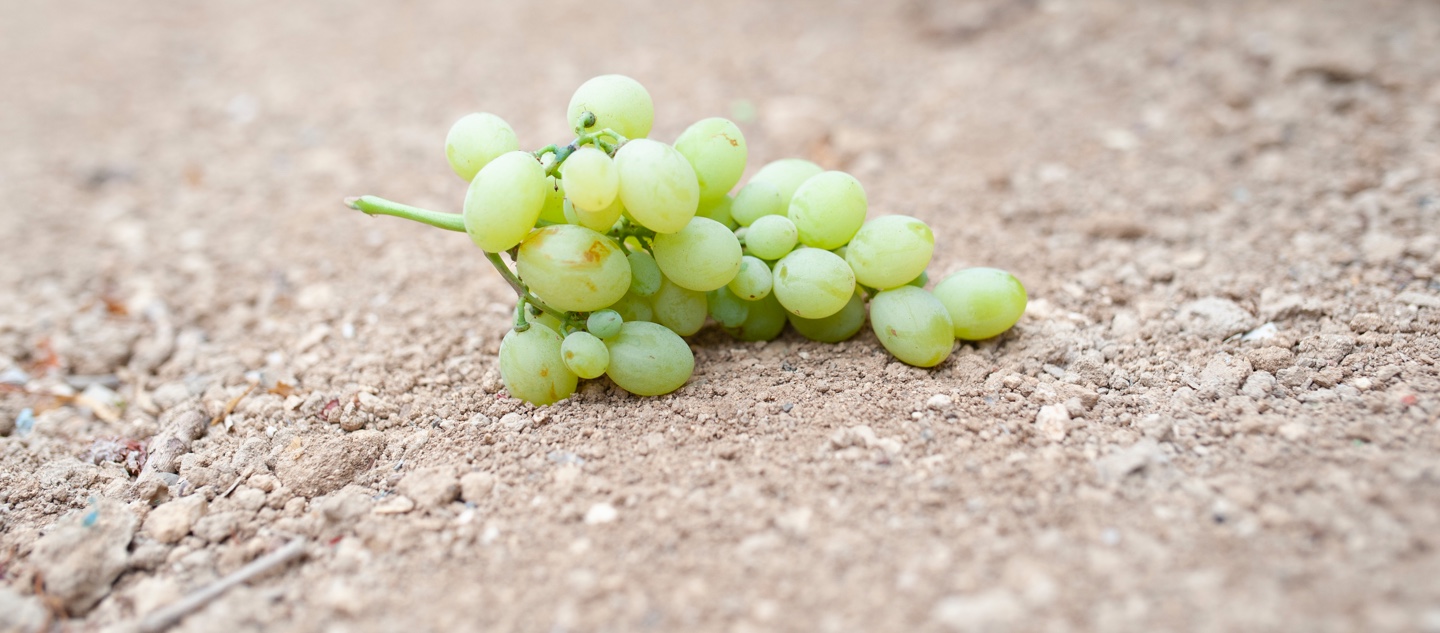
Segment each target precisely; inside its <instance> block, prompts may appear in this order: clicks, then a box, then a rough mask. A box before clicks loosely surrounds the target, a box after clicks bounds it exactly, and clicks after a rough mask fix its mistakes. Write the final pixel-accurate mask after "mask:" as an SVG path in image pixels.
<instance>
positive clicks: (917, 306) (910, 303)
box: [870, 286, 955, 367]
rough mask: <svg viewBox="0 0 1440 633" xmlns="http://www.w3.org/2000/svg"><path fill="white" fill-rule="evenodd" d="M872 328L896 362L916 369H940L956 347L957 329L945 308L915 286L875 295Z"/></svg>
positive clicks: (872, 307)
mask: <svg viewBox="0 0 1440 633" xmlns="http://www.w3.org/2000/svg"><path fill="white" fill-rule="evenodd" d="M870 327H871V328H872V329H874V330H875V336H876V337H877V338H879V339H880V344H881V345H884V346H885V349H886V350H888V351H889V352H890V353H891V354H893V355H895V358H898V359H900V361H901V362H904V363H908V364H910V365H914V366H916V367H934V366H936V365H939V364H940V362H941V361H943V360H945V359H946V358H947V357H949V356H950V352H951V350H953V349H954V347H955V326H954V324H953V323H951V321H950V313H949V312H947V311H946V310H945V305H944V304H943V303H940V300H939V299H936V298H935V296H934V295H932V294H930V293H929V292H926V291H925V290H923V289H921V288H916V287H914V286H901V287H899V288H895V289H894V290H886V291H884V292H881V293H880V294H877V295H875V297H874V298H873V299H871V300H870Z"/></svg>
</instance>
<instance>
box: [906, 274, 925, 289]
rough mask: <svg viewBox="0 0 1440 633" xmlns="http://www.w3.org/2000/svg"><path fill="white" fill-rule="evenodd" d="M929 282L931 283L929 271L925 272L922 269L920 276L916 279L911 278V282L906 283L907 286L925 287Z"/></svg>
mask: <svg viewBox="0 0 1440 633" xmlns="http://www.w3.org/2000/svg"><path fill="white" fill-rule="evenodd" d="M928 283H930V273H927V272H925V271H923V270H922V271H920V276H919V277H916V278H914V279H911V280H910V283H907V284H905V285H907V286H915V287H916V288H924V287H925V284H928Z"/></svg>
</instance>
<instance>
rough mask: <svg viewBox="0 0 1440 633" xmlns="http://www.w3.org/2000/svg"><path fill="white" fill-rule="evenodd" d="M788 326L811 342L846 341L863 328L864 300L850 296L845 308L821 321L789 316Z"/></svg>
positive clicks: (856, 296) (853, 295)
mask: <svg viewBox="0 0 1440 633" xmlns="http://www.w3.org/2000/svg"><path fill="white" fill-rule="evenodd" d="M790 326H791V327H793V328H795V331H796V332H799V333H800V335H801V336H803V337H805V338H808V339H810V340H812V341H820V342H822V343H839V342H840V341H844V340H848V339H849V338H850V337H852V336H855V334H856V333H857V332H859V331H860V329H861V328H863V327H865V300H864V299H862V298H860V295H858V294H852V295H850V302H849V303H846V304H845V307H843V308H840V311H839V312H836V313H835V314H832V315H830V316H828V317H825V318H823V319H807V318H805V317H799V316H795V315H793V314H791V315H790Z"/></svg>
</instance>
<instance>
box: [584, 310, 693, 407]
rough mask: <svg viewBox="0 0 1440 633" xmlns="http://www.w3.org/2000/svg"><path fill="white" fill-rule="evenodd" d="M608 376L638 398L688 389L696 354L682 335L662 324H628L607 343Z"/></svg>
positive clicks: (636, 322)
mask: <svg viewBox="0 0 1440 633" xmlns="http://www.w3.org/2000/svg"><path fill="white" fill-rule="evenodd" d="M606 345H607V346H608V347H609V348H610V368H609V369H607V370H605V374H606V375H607V376H609V377H610V380H613V381H615V384H616V385H618V386H619V387H620V388H621V389H624V390H626V391H628V392H630V393H633V394H635V395H637V396H658V395H661V394H666V393H670V392H672V391H674V390H676V389H679V388H681V387H683V386H685V381H687V380H689V379H690V374H691V373H693V372H694V371H695V354H694V353H693V352H691V351H690V346H689V345H688V344H686V343H685V339H683V338H680V335H679V334H676V333H674V332H671V331H670V329H669V328H666V327H665V326H663V325H660V324H658V323H645V322H641V321H632V322H627V323H625V325H623V326H621V327H620V334H619V335H617V336H616V337H615V338H613V339H610V340H609V341H607V342H606Z"/></svg>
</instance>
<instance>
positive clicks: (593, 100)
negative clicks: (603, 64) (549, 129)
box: [566, 75, 655, 139]
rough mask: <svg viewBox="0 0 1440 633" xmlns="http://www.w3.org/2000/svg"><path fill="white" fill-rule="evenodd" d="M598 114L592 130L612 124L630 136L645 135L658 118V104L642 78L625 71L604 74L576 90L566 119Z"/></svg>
mask: <svg viewBox="0 0 1440 633" xmlns="http://www.w3.org/2000/svg"><path fill="white" fill-rule="evenodd" d="M586 112H589V113H591V114H594V115H595V124H594V125H592V126H590V129H592V130H603V129H605V128H607V127H608V128H610V129H612V130H615V131H616V132H617V133H619V134H620V135H621V136H624V137H626V138H630V139H637V138H645V137H646V136H648V135H649V134H650V126H651V125H652V124H653V123H654V121H655V104H654V102H653V101H651V100H650V93H649V92H647V91H646V90H645V87H644V86H642V85H640V82H638V81H635V80H634V79H631V78H629V77H626V76H624V75H601V76H599V77H595V78H593V79H591V80H589V81H587V82H585V83H583V84H580V87H579V88H577V89H576V90H575V94H574V96H572V97H570V107H569V108H567V109H566V120H567V121H569V122H570V124H571V125H575V124H576V123H577V122H578V121H579V120H580V115H582V114H584V113H586Z"/></svg>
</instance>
